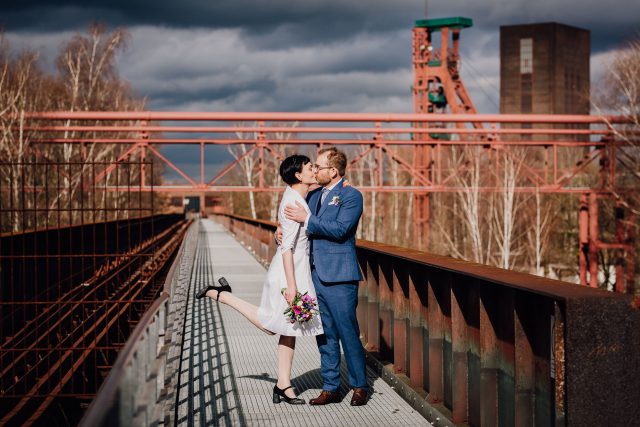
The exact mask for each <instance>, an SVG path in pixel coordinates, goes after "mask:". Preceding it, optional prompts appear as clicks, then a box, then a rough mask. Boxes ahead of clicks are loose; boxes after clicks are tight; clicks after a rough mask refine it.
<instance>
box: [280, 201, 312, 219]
mask: <svg viewBox="0 0 640 427" xmlns="http://www.w3.org/2000/svg"><path fill="white" fill-rule="evenodd" d="M307 215H309V214H308V213H307V211H306V210H305V208H304V206H302V205H301V204H300V202H296V206H294V205H291V204H289V205H287V206H285V207H284V216H285V217H287V219H290V220H292V221H295V222H299V223H300V224H304V222H305V221H306V220H307Z"/></svg>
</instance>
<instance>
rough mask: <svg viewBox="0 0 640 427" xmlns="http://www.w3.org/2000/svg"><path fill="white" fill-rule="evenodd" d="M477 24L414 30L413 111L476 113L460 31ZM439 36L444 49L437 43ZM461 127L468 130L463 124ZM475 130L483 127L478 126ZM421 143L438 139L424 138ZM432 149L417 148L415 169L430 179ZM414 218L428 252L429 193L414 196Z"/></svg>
mask: <svg viewBox="0 0 640 427" xmlns="http://www.w3.org/2000/svg"><path fill="white" fill-rule="evenodd" d="M472 25H473V22H472V21H471V19H469V18H463V17H454V18H440V19H421V20H418V21H416V23H415V26H414V27H413V45H412V50H413V53H412V62H413V76H414V82H413V88H412V89H413V90H412V91H413V108H414V112H416V113H420V114H437V113H445V112H447V111H449V112H451V113H454V114H469V113H475V112H476V109H475V107H474V106H473V103H472V102H471V98H470V97H469V94H468V93H467V89H466V88H465V86H464V83H463V82H462V79H461V78H460V31H461V30H462V29H463V28H469V27H471V26H472ZM436 33H440V34H439V36H440V37H439V38H440V40H439V41H440V46H434V44H433V42H434V39H436V36H437V35H438V34H436ZM459 126H464V124H462V123H460V124H459ZM473 126H474V127H482V125H481V124H480V123H474V124H473ZM418 138H420V139H421V140H423V141H424V140H430V139H434V136H429V135H427V134H421V135H420V136H419V137H418ZM431 150H432V147H431V146H430V145H425V144H422V145H416V146H415V155H414V158H413V166H414V168H415V170H416V171H418V172H420V173H422V174H424V175H425V176H429V175H430V165H431V161H432V159H431V157H432V153H431ZM413 209H414V212H413V217H414V222H415V225H416V227H415V234H416V236H421V239H419V244H418V246H419V249H423V250H424V249H427V248H428V246H427V245H428V242H429V193H427V192H421V193H416V194H415V196H414V205H413Z"/></svg>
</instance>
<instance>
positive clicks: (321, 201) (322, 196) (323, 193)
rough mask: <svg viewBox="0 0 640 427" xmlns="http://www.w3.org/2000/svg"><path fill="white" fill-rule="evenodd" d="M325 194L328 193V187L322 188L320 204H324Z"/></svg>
mask: <svg viewBox="0 0 640 427" xmlns="http://www.w3.org/2000/svg"><path fill="white" fill-rule="evenodd" d="M327 194H329V189H328V188H327V187H325V188H323V189H322V195H321V196H320V206H322V204H324V200H325V199H326V198H327Z"/></svg>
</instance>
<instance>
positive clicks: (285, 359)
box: [196, 154, 323, 404]
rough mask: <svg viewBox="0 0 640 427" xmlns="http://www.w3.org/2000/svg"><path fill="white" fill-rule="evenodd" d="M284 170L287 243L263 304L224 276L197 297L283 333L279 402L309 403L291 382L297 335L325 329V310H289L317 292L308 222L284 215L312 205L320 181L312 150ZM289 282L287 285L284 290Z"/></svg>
mask: <svg viewBox="0 0 640 427" xmlns="http://www.w3.org/2000/svg"><path fill="white" fill-rule="evenodd" d="M280 176H281V177H282V180H283V181H284V182H285V183H287V184H288V185H287V188H286V189H285V191H284V195H283V196H282V201H281V202H280V206H279V208H278V221H279V222H280V225H281V227H282V232H283V237H282V243H281V244H280V245H279V246H278V249H277V251H276V254H275V256H274V257H273V259H272V260H271V265H270V266H269V271H268V272H267V278H266V280H265V282H264V288H263V290H262V298H261V301H260V306H259V307H256V306H255V305H253V304H251V303H249V302H247V301H244V300H243V299H240V298H238V297H236V296H235V295H233V294H231V286H229V284H228V283H227V281H226V280H225V278H224V277H221V278H220V279H219V282H220V284H221V285H222V286H213V285H210V286H208V287H206V288H205V289H202V290H201V291H200V292H198V294H197V295H196V298H198V299H200V298H204V297H205V296H207V297H209V298H212V299H215V300H216V301H219V302H221V303H224V304H227V305H228V306H230V307H233V308H234V309H236V310H237V311H238V312H240V313H241V314H242V315H244V316H245V317H246V318H247V319H248V320H249V321H250V322H251V323H253V324H254V325H255V326H257V327H258V328H260V329H261V330H262V331H264V332H266V333H267V334H270V335H275V334H279V335H280V340H279V341H278V381H277V383H276V385H275V386H274V387H273V403H280V401H281V400H284V401H285V402H287V403H290V404H304V403H305V401H304V400H303V399H300V398H298V397H296V394H295V392H294V391H293V388H292V386H291V366H292V364H293V353H294V350H295V345H296V336H302V335H313V336H315V335H321V334H322V333H323V330H322V322H321V320H320V314H316V315H314V316H313V318H312V319H311V320H309V321H307V322H305V323H298V322H295V323H291V322H290V321H289V320H288V319H287V318H286V317H285V315H284V314H283V313H284V311H285V310H286V309H287V307H288V306H289V305H290V304H291V301H292V300H293V298H294V297H295V296H296V294H297V293H298V292H300V293H302V294H304V293H305V292H308V294H309V295H310V296H311V297H313V298H316V292H315V289H314V287H313V282H312V281H311V267H310V264H309V240H308V238H307V233H306V228H305V226H304V225H303V224H299V223H297V222H295V221H292V220H289V219H287V218H286V217H285V216H284V208H285V206H287V205H288V204H295V202H299V203H300V204H301V205H302V206H304V207H305V209H306V210H307V211H309V208H308V206H307V202H306V200H305V198H306V196H307V193H308V191H309V187H310V186H311V185H313V184H316V178H315V173H314V169H313V165H312V164H311V160H310V159H309V158H308V157H307V156H303V155H299V154H294V155H292V156H289V157H287V158H286V159H284V160H283V161H282V163H281V164H280ZM283 288H285V289H286V290H284V291H282V289H283Z"/></svg>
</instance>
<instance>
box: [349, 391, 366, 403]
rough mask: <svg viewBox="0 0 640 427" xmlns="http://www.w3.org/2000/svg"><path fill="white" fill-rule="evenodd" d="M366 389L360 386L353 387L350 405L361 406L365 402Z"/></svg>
mask: <svg viewBox="0 0 640 427" xmlns="http://www.w3.org/2000/svg"><path fill="white" fill-rule="evenodd" d="M367 394H368V393H367V391H366V390H365V389H362V388H354V389H353V396H351V406H362V405H366V404H367Z"/></svg>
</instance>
